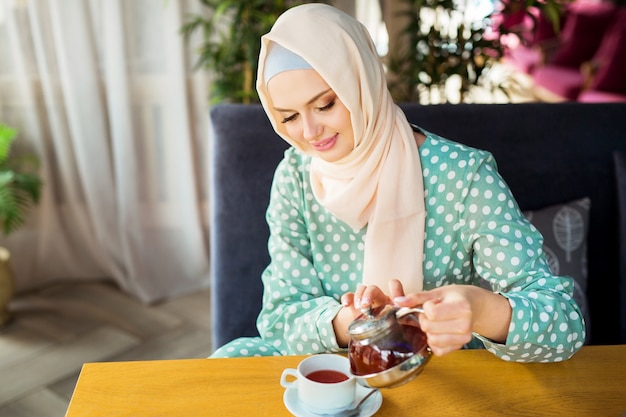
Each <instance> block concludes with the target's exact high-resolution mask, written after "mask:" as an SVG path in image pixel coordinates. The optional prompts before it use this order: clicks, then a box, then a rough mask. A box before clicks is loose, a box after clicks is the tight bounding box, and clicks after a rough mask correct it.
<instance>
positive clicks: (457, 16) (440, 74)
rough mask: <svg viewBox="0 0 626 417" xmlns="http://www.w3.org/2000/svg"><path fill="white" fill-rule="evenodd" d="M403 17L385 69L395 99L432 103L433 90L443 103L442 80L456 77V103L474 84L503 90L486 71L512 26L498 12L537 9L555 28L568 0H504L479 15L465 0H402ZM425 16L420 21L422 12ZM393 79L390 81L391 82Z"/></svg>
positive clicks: (500, 51) (515, 13) (528, 12)
mask: <svg viewBox="0 0 626 417" xmlns="http://www.w3.org/2000/svg"><path fill="white" fill-rule="evenodd" d="M400 1H402V2H403V3H405V11H404V12H401V13H400V15H401V16H402V17H403V18H404V19H405V20H404V21H405V22H406V26H405V27H404V28H403V32H402V33H401V37H400V40H399V42H398V43H397V44H396V45H390V54H389V57H388V69H389V73H390V89H391V92H392V95H393V97H394V99H395V100H396V101H408V102H424V101H426V102H431V101H432V97H433V95H434V96H435V97H439V100H440V101H443V102H446V101H448V99H447V94H446V93H445V92H444V90H445V87H446V83H447V81H448V80H449V79H450V77H452V76H458V77H459V78H460V80H461V83H460V85H459V102H463V101H465V98H466V96H467V94H468V93H469V92H470V91H471V89H472V87H473V86H479V85H482V86H484V87H488V88H490V89H492V90H495V89H499V90H501V91H502V92H503V93H505V94H506V91H504V90H502V86H501V85H491V86H489V85H486V84H484V82H485V75H486V74H488V73H489V71H490V70H491V69H492V68H493V66H494V64H495V63H497V62H498V61H499V60H500V58H501V57H502V56H503V54H504V50H505V47H504V45H503V43H502V42H501V37H502V36H503V35H505V34H507V33H512V34H514V35H517V36H521V34H520V33H516V32H514V31H510V30H508V28H507V25H506V24H501V23H498V21H499V20H501V19H500V17H501V16H504V17H507V18H508V17H511V16H514V17H515V18H518V19H521V18H522V17H523V16H524V15H529V16H530V17H533V15H532V14H531V9H533V8H536V9H538V10H540V11H541V12H543V13H544V14H545V16H546V17H547V18H548V19H549V21H550V22H551V23H552V24H553V26H554V28H555V31H558V29H559V13H560V11H561V9H562V6H563V4H566V3H568V2H569V1H571V0H507V1H505V2H502V7H501V9H498V8H496V9H494V11H493V12H492V13H491V14H489V15H486V16H483V17H481V18H471V17H468V16H467V13H468V11H467V10H466V8H465V6H467V4H469V3H465V2H458V1H455V0H400ZM424 16H427V17H429V18H428V19H426V20H424V19H423V17H424ZM391 80H393V81H391Z"/></svg>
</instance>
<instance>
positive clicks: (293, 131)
mask: <svg viewBox="0 0 626 417" xmlns="http://www.w3.org/2000/svg"><path fill="white" fill-rule="evenodd" d="M296 125H297V124H296V123H294V122H291V123H287V124H286V125H285V133H287V136H289V137H290V138H291V139H293V140H297V141H300V140H302V134H301V130H300V129H299V128H298V127H297V126H296Z"/></svg>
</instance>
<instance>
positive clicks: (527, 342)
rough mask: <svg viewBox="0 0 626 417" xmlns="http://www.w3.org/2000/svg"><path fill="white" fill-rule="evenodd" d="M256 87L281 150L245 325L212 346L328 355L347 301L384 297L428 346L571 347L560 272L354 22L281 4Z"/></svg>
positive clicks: (487, 172) (575, 336) (369, 302)
mask: <svg viewBox="0 0 626 417" xmlns="http://www.w3.org/2000/svg"><path fill="white" fill-rule="evenodd" d="M257 90H258V92H259V96H260V98H261V103H262V105H263V108H264V109H265V111H266V113H267V115H268V117H269V119H270V121H271V123H272V125H273V127H274V129H275V130H276V132H277V133H278V134H279V135H280V136H281V137H282V138H283V139H285V140H286V141H287V142H289V143H290V144H291V145H292V147H290V149H289V150H287V151H286V152H285V156H284V159H283V160H282V161H281V162H280V164H279V165H278V167H277V169H276V173H275V176H274V181H273V185H272V189H271V195H270V204H269V207H268V210H267V221H268V224H269V228H270V239H269V251H270V255H271V263H270V265H269V266H268V267H267V269H266V270H265V271H264V273H263V276H262V279H263V283H264V286H265V290H264V297H263V308H262V311H261V313H260V315H259V317H258V320H257V325H258V329H259V333H260V335H261V337H260V338H242V339H237V340H235V341H233V342H231V343H229V344H227V345H226V346H223V347H221V348H220V349H218V350H217V351H216V352H215V353H214V355H213V356H214V357H220V356H242V355H246V356H247V355H287V354H304V353H317V352H326V351H330V352H333V351H339V350H341V349H343V348H345V347H346V346H347V344H348V337H347V328H348V326H349V324H350V323H351V322H352V320H354V318H356V317H358V316H359V315H360V314H361V309H363V308H367V307H376V306H380V305H384V304H391V303H393V304H396V305H399V306H415V305H422V306H423V309H424V313H423V314H420V315H419V321H420V325H421V327H422V329H423V330H424V332H425V333H426V335H427V337H428V344H429V346H430V347H431V349H432V351H433V353H434V354H435V355H445V354H446V353H449V352H451V351H454V350H457V349H460V348H463V347H480V346H485V347H486V348H488V349H489V350H490V351H491V352H492V353H494V354H495V355H496V356H498V357H500V358H502V359H505V360H511V361H520V362H530V361H545V362H549V361H561V360H566V359H568V358H569V357H571V356H572V355H573V354H574V353H575V352H576V351H577V350H578V349H579V348H580V347H581V346H582V344H583V341H584V339H585V327H584V323H583V319H582V315H581V312H580V309H579V307H578V305H577V304H576V302H575V301H574V300H573V298H572V293H573V280H572V279H570V278H566V277H557V276H553V275H552V274H551V273H550V270H549V268H548V265H547V262H546V259H545V257H544V254H543V252H542V241H543V239H542V237H541V235H540V234H539V232H538V231H537V230H536V229H535V228H534V227H533V226H532V225H531V224H530V223H529V222H528V221H527V220H526V219H525V218H524V217H523V215H522V213H521V211H520V210H519V208H518V206H517V203H516V201H515V199H514V197H513V196H512V194H511V192H510V190H509V189H508V186H507V185H506V183H505V182H504V180H503V179H502V178H501V177H500V175H499V174H498V172H497V168H496V163H495V161H494V159H493V157H492V156H491V154H489V153H488V152H485V151H481V150H477V149H472V148H469V147H467V146H464V145H461V144H458V143H455V142H452V141H449V140H447V139H444V138H441V137H439V136H437V135H436V134H433V133H430V132H426V131H424V130H422V129H420V128H418V127H416V126H412V125H411V124H409V122H408V121H407V120H406V117H405V116H404V114H403V113H402V111H401V110H400V109H399V107H397V106H396V105H395V104H394V103H393V100H392V98H391V96H390V94H389V91H388V89H387V85H386V81H385V74H384V71H383V68H382V66H381V64H380V60H379V58H378V55H377V54H376V50H375V48H374V45H373V43H372V41H371V38H370V36H369V34H368V32H367V30H366V29H365V27H364V26H363V25H361V24H360V23H359V22H358V21H356V20H355V19H353V18H352V17H350V16H348V15H347V14H345V13H343V12H341V11H339V10H337V9H335V8H333V7H331V6H328V5H325V4H306V5H302V6H297V7H294V8H292V9H290V10H288V11H287V12H285V13H284V14H283V15H282V16H281V17H280V18H279V19H278V20H277V21H276V23H275V25H274V27H273V28H272V30H271V31H270V32H269V33H268V34H266V35H264V36H263V37H262V40H261V53H260V56H259V70H258V74H257Z"/></svg>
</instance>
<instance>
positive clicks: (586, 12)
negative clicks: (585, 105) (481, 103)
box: [505, 0, 626, 102]
mask: <svg viewBox="0 0 626 417" xmlns="http://www.w3.org/2000/svg"><path fill="white" fill-rule="evenodd" d="M537 22H538V23H537V25H536V26H535V28H534V31H533V32H535V31H536V32H537V34H538V35H535V34H534V33H531V35H528V38H527V39H530V41H528V42H526V43H520V44H519V45H516V46H514V47H512V48H511V50H510V51H507V54H506V55H505V56H506V62H508V63H509V64H511V65H513V66H514V67H515V68H516V69H517V70H521V71H524V72H526V73H528V74H529V75H530V76H531V77H532V79H533V81H534V86H535V94H536V95H537V97H538V98H540V99H542V100H544V101H584V102H614V101H626V6H618V5H615V4H613V3H607V2H591V1H588V0H585V1H580V0H579V1H576V2H574V3H572V4H570V5H568V6H567V7H566V8H565V14H564V16H563V26H562V30H561V32H560V33H558V34H557V35H553V36H552V37H550V35H549V29H550V28H549V27H548V30H546V27H545V25H546V24H548V25H549V23H547V21H546V20H545V18H542V17H541V16H540V15H539V16H538V18H537ZM531 28H532V25H531ZM536 37H538V38H539V40H535V38H536Z"/></svg>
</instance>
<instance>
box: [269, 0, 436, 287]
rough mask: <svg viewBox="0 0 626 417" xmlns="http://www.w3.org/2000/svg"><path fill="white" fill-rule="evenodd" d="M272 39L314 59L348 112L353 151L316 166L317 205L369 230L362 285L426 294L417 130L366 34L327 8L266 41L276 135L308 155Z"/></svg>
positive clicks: (316, 161)
mask: <svg viewBox="0 0 626 417" xmlns="http://www.w3.org/2000/svg"><path fill="white" fill-rule="evenodd" d="M270 42H276V43H277V44H279V45H281V46H283V47H284V48H287V49H288V50H290V51H291V52H294V53H296V54H298V55H299V56H300V57H302V58H303V59H304V60H305V61H306V62H308V63H309V64H310V65H311V66H312V67H313V68H314V69H315V70H316V71H317V72H318V74H320V76H321V77H322V78H323V79H324V80H325V81H326V82H327V84H328V85H329V86H330V88H332V89H333V91H334V92H335V93H336V94H337V96H338V97H339V99H340V100H341V101H342V102H343V103H344V105H345V106H346V107H347V108H348V110H349V111H350V115H351V120H352V127H353V130H354V138H355V145H354V150H353V151H352V152H351V153H350V154H349V155H347V156H345V157H344V158H342V159H341V160H339V161H337V162H333V163H329V162H326V161H324V160H323V159H321V158H313V159H312V162H311V171H310V181H311V186H312V189H313V192H314V195H315V197H316V198H317V200H318V201H319V202H320V204H322V205H323V206H324V207H326V209H327V210H329V211H330V212H331V213H333V214H334V215H335V216H336V217H337V218H339V219H340V220H342V221H344V222H345V223H347V224H348V225H349V226H350V227H352V228H353V229H357V230H358V229H361V228H363V227H365V226H366V225H367V233H366V235H365V254H364V264H363V281H362V282H363V283H364V284H366V285H378V286H379V287H380V288H381V289H382V290H383V291H384V292H387V282H388V280H389V279H391V278H398V279H400V281H401V282H402V284H403V286H404V289H405V291H406V292H407V293H408V292H414V291H420V290H421V289H422V283H423V271H422V263H423V253H424V222H425V217H426V212H425V208H424V186H423V179H422V170H421V165H420V159H419V154H418V151H417V146H416V144H415V140H414V137H413V131H412V129H411V127H410V125H409V123H408V121H407V120H406V117H405V115H404V113H403V112H402V110H400V108H399V107H398V106H396V105H395V104H394V102H393V99H392V98H391V95H390V93H389V90H388V89H387V83H386V80H385V73H384V71H383V67H382V65H381V62H380V59H379V57H378V54H377V53H376V50H375V48H374V44H373V42H372V40H371V38H370V35H369V33H368V32H367V29H366V28H365V27H364V26H363V25H362V24H361V23H359V22H358V21H357V20H355V19H354V18H352V17H351V16H349V15H347V14H345V13H343V12H341V11H339V10H338V9H335V8H334V7H332V6H328V5H326V4H321V3H311V4H304V5H301V6H297V7H293V8H291V9H289V10H288V11H286V12H285V13H283V14H282V15H281V16H280V17H279V18H278V19H277V21H276V23H275V24H274V26H273V28H272V30H271V31H270V32H269V33H267V34H266V35H264V36H263V37H262V38H261V52H260V55H259V69H258V73H257V91H258V93H259V97H260V99H261V103H262V105H263V108H264V109H265V112H266V113H267V115H268V117H269V119H270V121H271V123H272V126H273V127H274V130H276V132H277V133H278V134H279V135H280V136H281V137H282V138H283V139H284V140H286V141H287V142H288V143H289V144H291V145H292V146H294V147H295V148H297V149H299V150H300V151H303V149H302V148H301V147H300V146H299V144H298V143H297V142H296V141H294V140H292V139H291V138H290V137H289V136H288V135H287V134H286V132H285V129H284V126H283V124H282V123H280V120H282V118H281V117H280V114H278V113H277V112H276V111H275V110H274V109H273V105H272V100H271V97H270V96H269V94H268V92H267V89H266V83H265V82H264V79H265V77H264V73H263V70H264V66H265V61H266V56H267V52H268V45H269V44H270Z"/></svg>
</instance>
